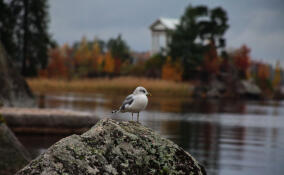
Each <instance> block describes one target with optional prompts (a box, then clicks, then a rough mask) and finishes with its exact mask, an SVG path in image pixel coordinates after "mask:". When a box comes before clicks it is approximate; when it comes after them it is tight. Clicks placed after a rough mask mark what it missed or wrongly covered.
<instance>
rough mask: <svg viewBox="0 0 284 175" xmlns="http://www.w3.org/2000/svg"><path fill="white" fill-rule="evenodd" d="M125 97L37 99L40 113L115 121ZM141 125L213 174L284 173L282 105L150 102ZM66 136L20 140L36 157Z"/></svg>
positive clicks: (50, 96) (126, 116)
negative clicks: (59, 112) (72, 113)
mask: <svg viewBox="0 0 284 175" xmlns="http://www.w3.org/2000/svg"><path fill="white" fill-rule="evenodd" d="M125 95H126V94H124V95H121V96H115V97H113V96H108V95H105V94H79V93H59V94H43V95H38V105H39V107H41V108H60V109H70V110H76V111H84V112H91V113H94V114H95V115H96V116H98V117H99V118H105V117H110V118H116V119H121V120H129V119H131V117H130V115H129V114H120V115H116V116H113V115H111V111H112V110H113V109H115V108H118V107H119V105H120V103H121V102H122V101H123V99H124V97H125ZM140 116H141V117H140V122H141V123H142V124H143V125H145V126H147V127H150V128H152V129H153V130H155V131H157V132H159V133H160V134H161V135H163V136H164V137H167V138H169V139H171V140H172V141H174V142H175V143H177V144H178V145H180V146H181V147H183V148H184V149H185V150H186V151H188V152H189V153H191V154H192V155H193V156H194V157H195V158H196V159H197V160H198V161H200V162H201V163H202V164H203V165H204V166H205V167H206V169H207V172H208V174H213V175H234V174H242V175H254V174H257V175H267V174H274V175H282V174H284V101H265V102H259V101H249V102H248V101H218V100H211V101H198V100H192V99H187V98H157V97H155V96H154V97H152V98H150V101H149V104H148V107H147V110H146V111H144V112H142V113H141V114H140ZM62 137H64V136H49V135H47V136H21V135H19V138H20V140H21V141H22V142H23V143H24V145H25V146H26V147H27V148H28V149H29V150H30V151H31V152H32V154H33V155H34V156H36V155H38V154H39V153H41V152H44V150H45V149H46V148H48V147H49V146H50V145H51V144H53V143H54V142H56V141H57V140H58V139H60V138H62Z"/></svg>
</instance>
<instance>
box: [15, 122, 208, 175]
mask: <svg viewBox="0 0 284 175" xmlns="http://www.w3.org/2000/svg"><path fill="white" fill-rule="evenodd" d="M39 173H44V174H192V175H203V174H206V173H205V171H204V169H203V168H202V166H200V164H199V163H198V162H197V161H196V160H195V159H194V158H193V157H192V156H191V155H190V154H188V153H187V152H185V151H184V150H183V149H182V148H180V147H179V146H177V145H176V144H174V143H173V142H172V141H170V140H168V139H165V138H163V137H161V136H160V135H158V134H156V133H155V132H153V131H152V130H150V129H149V128H146V127H144V126H142V125H141V124H139V123H136V122H117V121H114V120H111V119H103V120H101V121H99V122H98V123H97V124H96V125H95V126H94V127H93V128H91V129H90V130H89V131H87V132H86V133H84V134H82V135H81V136H78V135H72V136H69V137H67V138H64V139H62V140H60V141H59V142H57V143H56V144H54V145H53V146H52V147H50V148H49V149H48V150H47V151H46V153H45V154H42V155H40V156H39V157H38V158H37V159H35V160H33V161H31V162H30V164H29V165H28V166H26V167H25V168H23V169H22V170H21V171H19V172H18V173H17V174H19V175H23V174H39Z"/></svg>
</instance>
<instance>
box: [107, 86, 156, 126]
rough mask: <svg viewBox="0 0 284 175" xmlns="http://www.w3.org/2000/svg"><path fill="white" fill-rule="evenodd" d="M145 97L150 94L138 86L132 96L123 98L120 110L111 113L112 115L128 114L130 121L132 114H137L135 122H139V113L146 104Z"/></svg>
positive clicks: (146, 99)
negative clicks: (129, 114)
mask: <svg viewBox="0 0 284 175" xmlns="http://www.w3.org/2000/svg"><path fill="white" fill-rule="evenodd" d="M147 96H151V93H149V92H148V91H147V90H146V89H145V88H144V87H142V86H138V87H137V88H136V89H135V90H134V91H133V93H132V94H130V95H128V96H127V97H126V98H125V100H124V101H123V102H122V105H121V106H120V108H119V109H118V110H114V111H112V113H118V112H122V113H124V112H130V113H131V115H132V120H133V113H137V122H139V112H140V111H142V110H144V109H145V108H146V106H147V104H148V98H147Z"/></svg>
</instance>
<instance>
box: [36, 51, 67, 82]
mask: <svg viewBox="0 0 284 175" xmlns="http://www.w3.org/2000/svg"><path fill="white" fill-rule="evenodd" d="M49 58H50V61H49V64H48V66H47V67H46V69H44V70H42V71H40V75H41V76H44V77H48V78H67V76H68V66H67V65H66V57H64V53H63V52H62V50H61V49H60V48H54V49H51V50H50V51H49Z"/></svg>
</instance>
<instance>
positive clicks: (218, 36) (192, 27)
mask: <svg viewBox="0 0 284 175" xmlns="http://www.w3.org/2000/svg"><path fill="white" fill-rule="evenodd" d="M227 21H228V17H227V13H226V11H225V10H223V9H222V8H221V7H216V8H214V9H211V10H210V9H208V8H207V7H206V6H196V7H193V6H191V5H190V6H188V7H187V8H186V10H185V12H184V14H183V16H182V17H181V19H180V23H179V25H177V29H176V30H175V31H173V32H171V33H170V35H171V38H172V39H171V42H170V43H169V45H168V48H169V55H170V56H171V57H172V58H173V59H174V60H176V59H179V60H180V61H181V62H182V64H183V67H184V71H185V72H184V76H183V78H185V79H188V78H190V76H191V74H190V71H196V70H197V69H198V67H200V66H201V65H202V63H203V58H204V53H205V52H207V50H208V47H209V45H208V44H209V43H210V42H213V43H214V44H215V46H216V47H217V48H220V49H222V48H224V47H225V39H224V37H223V35H224V34H225V32H226V30H227V29H228V27H229V25H228V23H227Z"/></svg>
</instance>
